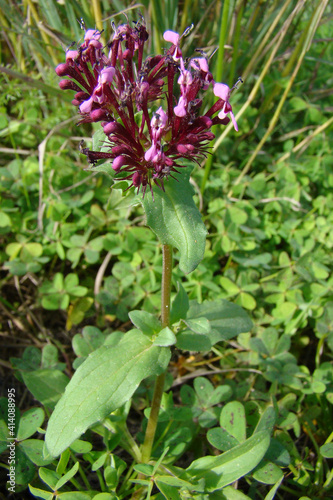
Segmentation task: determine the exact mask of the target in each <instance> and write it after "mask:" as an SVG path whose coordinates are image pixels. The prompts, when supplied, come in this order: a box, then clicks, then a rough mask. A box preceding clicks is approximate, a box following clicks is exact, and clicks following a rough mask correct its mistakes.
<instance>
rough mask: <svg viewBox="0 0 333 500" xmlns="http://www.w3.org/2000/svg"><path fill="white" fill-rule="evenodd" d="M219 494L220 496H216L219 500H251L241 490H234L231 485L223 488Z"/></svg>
mask: <svg viewBox="0 0 333 500" xmlns="http://www.w3.org/2000/svg"><path fill="white" fill-rule="evenodd" d="M220 495H221V497H218V499H219V500H251V499H250V497H248V496H247V495H244V493H242V492H241V491H239V490H235V488H233V486H227V487H226V488H223V491H221V493H220Z"/></svg>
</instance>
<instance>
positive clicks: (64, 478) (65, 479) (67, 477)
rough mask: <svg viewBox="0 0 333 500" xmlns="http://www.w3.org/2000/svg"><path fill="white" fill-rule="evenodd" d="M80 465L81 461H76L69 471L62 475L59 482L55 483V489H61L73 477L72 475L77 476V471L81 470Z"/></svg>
mask: <svg viewBox="0 0 333 500" xmlns="http://www.w3.org/2000/svg"><path fill="white" fill-rule="evenodd" d="M79 466H80V463H79V462H76V463H75V464H74V465H73V467H72V468H71V469H70V470H69V471H68V472H66V474H65V475H64V476H62V477H61V478H60V479H59V481H58V482H57V484H56V485H55V488H54V489H55V490H59V489H60V488H61V487H62V486H64V484H66V483H68V481H69V480H70V479H72V477H74V476H75V474H76V473H77V471H78V470H79Z"/></svg>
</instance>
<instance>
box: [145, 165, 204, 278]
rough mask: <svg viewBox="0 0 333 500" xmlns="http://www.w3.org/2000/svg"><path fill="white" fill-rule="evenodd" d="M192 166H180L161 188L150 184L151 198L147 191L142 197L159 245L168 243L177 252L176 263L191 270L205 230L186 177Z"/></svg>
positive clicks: (201, 252)
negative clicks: (151, 188)
mask: <svg viewBox="0 0 333 500" xmlns="http://www.w3.org/2000/svg"><path fill="white" fill-rule="evenodd" d="M192 170H193V167H186V168H185V167H184V168H181V169H180V173H179V174H175V177H177V180H176V179H172V178H169V179H168V180H167V181H166V182H165V191H162V190H161V189H159V188H158V187H156V186H154V187H153V192H154V200H153V199H152V196H151V195H150V193H149V192H147V194H146V196H145V197H144V199H143V200H142V205H143V207H144V210H145V213H146V218H147V225H148V226H150V228H151V229H152V230H153V231H154V233H155V234H156V235H157V237H158V238H159V240H160V242H161V243H162V244H163V245H171V246H173V247H175V248H177V249H178V250H179V252H180V261H179V267H180V269H181V270H182V271H183V272H184V273H185V274H188V273H190V272H192V271H193V270H194V269H195V268H196V267H197V266H198V264H199V263H200V262H201V260H202V259H203V256H204V252H205V243H206V234H207V230H206V227H205V225H204V223H203V222H202V219H201V214H200V212H199V210H198V209H197V207H196V206H195V204H194V201H193V188H192V187H191V185H190V182H189V179H190V174H191V172H192Z"/></svg>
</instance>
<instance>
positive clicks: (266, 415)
mask: <svg viewBox="0 0 333 500" xmlns="http://www.w3.org/2000/svg"><path fill="white" fill-rule="evenodd" d="M275 421H276V413H275V410H274V408H273V406H268V407H267V408H266V409H265V411H264V412H263V414H262V415H261V417H260V420H259V422H258V425H257V426H256V428H255V431H254V432H261V431H267V432H268V433H269V434H270V433H271V432H272V431H273V428H274V425H275Z"/></svg>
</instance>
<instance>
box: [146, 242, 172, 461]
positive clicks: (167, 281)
mask: <svg viewBox="0 0 333 500" xmlns="http://www.w3.org/2000/svg"><path fill="white" fill-rule="evenodd" d="M171 276H172V247H171V246H170V245H163V271H162V327H163V328H165V327H167V326H169V318H170V292H171ZM164 380H165V373H162V374H161V375H159V376H158V377H156V381H155V389H154V395H153V401H152V405H151V411H150V415H149V420H148V424H147V430H146V435H145V440H144V443H143V446H142V462H143V463H147V462H149V460H150V456H151V450H152V447H153V443H154V437H155V432H156V426H157V421H158V414H159V411H160V405H161V399H162V394H163V388H164Z"/></svg>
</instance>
